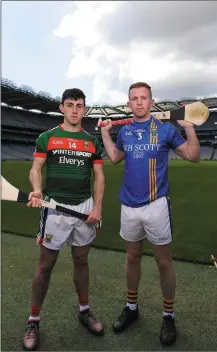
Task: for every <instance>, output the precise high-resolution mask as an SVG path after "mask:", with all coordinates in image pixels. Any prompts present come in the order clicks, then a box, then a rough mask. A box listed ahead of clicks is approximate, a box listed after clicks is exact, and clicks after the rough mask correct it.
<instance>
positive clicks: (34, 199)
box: [27, 191, 42, 208]
mask: <svg viewBox="0 0 217 352" xmlns="http://www.w3.org/2000/svg"><path fill="white" fill-rule="evenodd" d="M28 199H29V202H28V203H27V207H32V208H40V207H41V200H42V192H40V191H36V192H31V193H29V197H28Z"/></svg>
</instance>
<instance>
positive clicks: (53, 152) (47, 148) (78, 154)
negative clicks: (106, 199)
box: [34, 125, 103, 205]
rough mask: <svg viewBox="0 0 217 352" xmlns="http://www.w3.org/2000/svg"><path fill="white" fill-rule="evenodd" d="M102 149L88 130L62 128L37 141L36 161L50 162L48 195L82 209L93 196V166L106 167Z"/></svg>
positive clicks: (45, 192)
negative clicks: (38, 159) (71, 130)
mask: <svg viewBox="0 0 217 352" xmlns="http://www.w3.org/2000/svg"><path fill="white" fill-rule="evenodd" d="M101 153H102V147H101V144H100V142H99V141H98V139H97V138H95V137H94V136H92V135H90V134H88V133H87V132H85V131H84V130H81V131H80V132H69V131H65V130H64V129H63V127H62V125H60V126H57V127H55V128H53V129H51V130H49V131H46V132H43V133H42V134H41V135H40V136H39V137H38V139H37V140H36V148H35V152H34V157H39V158H46V184H45V188H44V190H43V192H44V194H45V195H47V196H48V197H51V198H53V199H54V200H56V201H57V202H59V203H64V204H70V205H78V204H80V203H82V202H84V201H85V200H86V199H88V198H90V196H91V170H92V168H93V164H102V163H103V161H102V157H101Z"/></svg>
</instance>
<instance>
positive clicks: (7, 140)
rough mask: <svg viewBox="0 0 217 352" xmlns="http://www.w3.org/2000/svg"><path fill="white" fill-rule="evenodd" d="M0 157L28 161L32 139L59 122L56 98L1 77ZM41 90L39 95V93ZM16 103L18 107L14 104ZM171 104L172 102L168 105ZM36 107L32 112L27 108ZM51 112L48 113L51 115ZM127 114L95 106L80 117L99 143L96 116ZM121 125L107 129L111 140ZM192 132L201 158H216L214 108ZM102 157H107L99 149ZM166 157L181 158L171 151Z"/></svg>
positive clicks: (213, 103) (216, 103)
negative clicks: (199, 148) (202, 123)
mask: <svg viewBox="0 0 217 352" xmlns="http://www.w3.org/2000/svg"><path fill="white" fill-rule="evenodd" d="M1 87H2V106H1V129H2V134H1V138H2V160H32V158H33V152H34V148H35V140H36V138H37V137H38V136H39V135H40V134H41V133H42V132H43V131H45V130H49V129H52V128H54V127H56V126H58V125H59V124H61V123H62V121H63V117H62V115H61V114H60V111H59V103H60V98H58V97H57V98H54V99H53V98H52V97H51V96H50V95H49V94H47V93H43V92H39V93H38V94H36V92H34V90H33V89H32V88H31V87H26V86H22V87H20V88H18V87H16V85H15V84H13V82H10V81H8V80H2V85H1ZM42 93H43V94H42ZM203 101H204V103H205V104H207V105H208V106H209V107H210V108H214V109H216V108H217V98H216V97H214V98H206V99H205V98H204V100H203ZM189 102H190V101H187V102H185V101H176V102H163V101H162V102H160V103H156V104H155V105H154V106H153V107H152V111H159V109H163V110H167V109H173V108H177V106H181V105H182V104H185V103H189ZM18 104H19V107H18ZM171 104H172V105H171ZM30 109H31V110H33V109H34V110H37V111H38V112H33V111H31V110H30ZM51 113H52V114H51ZM129 116H130V111H129V109H128V108H127V106H125V105H119V106H116V107H109V106H101V107H99V106H95V107H88V112H87V116H85V117H84V119H83V123H82V125H83V128H84V130H85V131H87V132H88V133H90V134H93V135H95V136H96V137H97V138H98V139H99V140H100V142H101V143H102V137H101V133H100V130H99V129H98V130H96V129H95V128H96V126H97V122H98V119H99V117H102V118H103V119H106V118H111V119H112V120H113V119H116V118H118V119H120V118H126V117H129ZM174 125H175V127H177V128H178V129H179V130H180V132H181V134H182V135H183V136H184V137H185V132H184V130H183V129H182V128H181V127H180V125H178V124H177V122H174ZM121 128H122V126H120V125H119V126H114V127H113V128H112V130H111V136H112V139H113V141H114V142H115V141H116V138H117V134H118V132H119V130H120V129H121ZM196 133H197V136H198V138H199V141H200V145H201V159H202V160H210V159H211V160H217V149H214V147H215V146H216V142H217V110H214V111H211V112H210V117H209V119H208V121H207V122H206V123H205V124H204V125H203V126H200V127H196ZM102 157H103V159H108V157H107V154H106V152H105V150H103V155H102ZM169 159H181V158H180V157H179V156H177V155H176V154H175V153H174V152H173V151H170V153H169Z"/></svg>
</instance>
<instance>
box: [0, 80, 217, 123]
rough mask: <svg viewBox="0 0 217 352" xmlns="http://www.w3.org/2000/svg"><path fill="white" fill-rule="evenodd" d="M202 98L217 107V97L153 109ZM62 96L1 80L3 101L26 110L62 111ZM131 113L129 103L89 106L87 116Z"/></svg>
mask: <svg viewBox="0 0 217 352" xmlns="http://www.w3.org/2000/svg"><path fill="white" fill-rule="evenodd" d="M197 100H200V101H202V102H203V103H205V104H206V105H207V106H208V108H210V109H213V108H217V97H210V98H202V99H196V98H195V99H194V98H192V99H190V98H187V99H181V100H178V101H168V100H165V101H158V102H156V103H155V104H154V105H153V107H152V109H151V111H152V112H157V111H167V110H173V109H177V108H178V107H180V106H182V105H185V104H189V103H192V102H194V101H197ZM60 101H61V98H60V97H55V98H53V97H52V96H51V95H50V94H49V93H46V92H42V91H40V92H38V93H37V92H36V91H34V89H32V88H31V87H28V86H20V87H17V86H16V85H15V83H14V82H12V81H9V80H7V79H2V80H1V102H2V103H5V104H7V105H9V106H11V107H17V106H19V107H21V108H23V109H25V110H39V111H41V112H43V113H51V112H52V113H60V110H59V104H60ZM128 114H131V111H130V109H129V108H128V107H127V105H118V106H108V105H106V106H98V105H95V106H89V107H88V111H87V114H86V115H87V116H91V117H102V118H103V117H107V116H111V117H121V116H126V115H128Z"/></svg>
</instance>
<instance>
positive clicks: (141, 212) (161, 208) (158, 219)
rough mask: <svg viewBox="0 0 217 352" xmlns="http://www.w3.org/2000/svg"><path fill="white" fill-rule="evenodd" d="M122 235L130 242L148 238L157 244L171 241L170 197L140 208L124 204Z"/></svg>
mask: <svg viewBox="0 0 217 352" xmlns="http://www.w3.org/2000/svg"><path fill="white" fill-rule="evenodd" d="M120 235H121V237H122V238H123V239H125V240H126V241H130V242H135V241H140V240H143V239H145V238H147V239H148V240H149V241H150V242H151V243H152V244H156V245H164V244H168V243H170V242H171V241H172V223H171V205H170V200H169V198H168V197H162V198H159V199H157V200H155V201H153V202H151V203H150V204H147V205H145V206H143V207H140V208H131V207H127V206H125V205H123V204H122V205H121V229H120Z"/></svg>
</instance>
